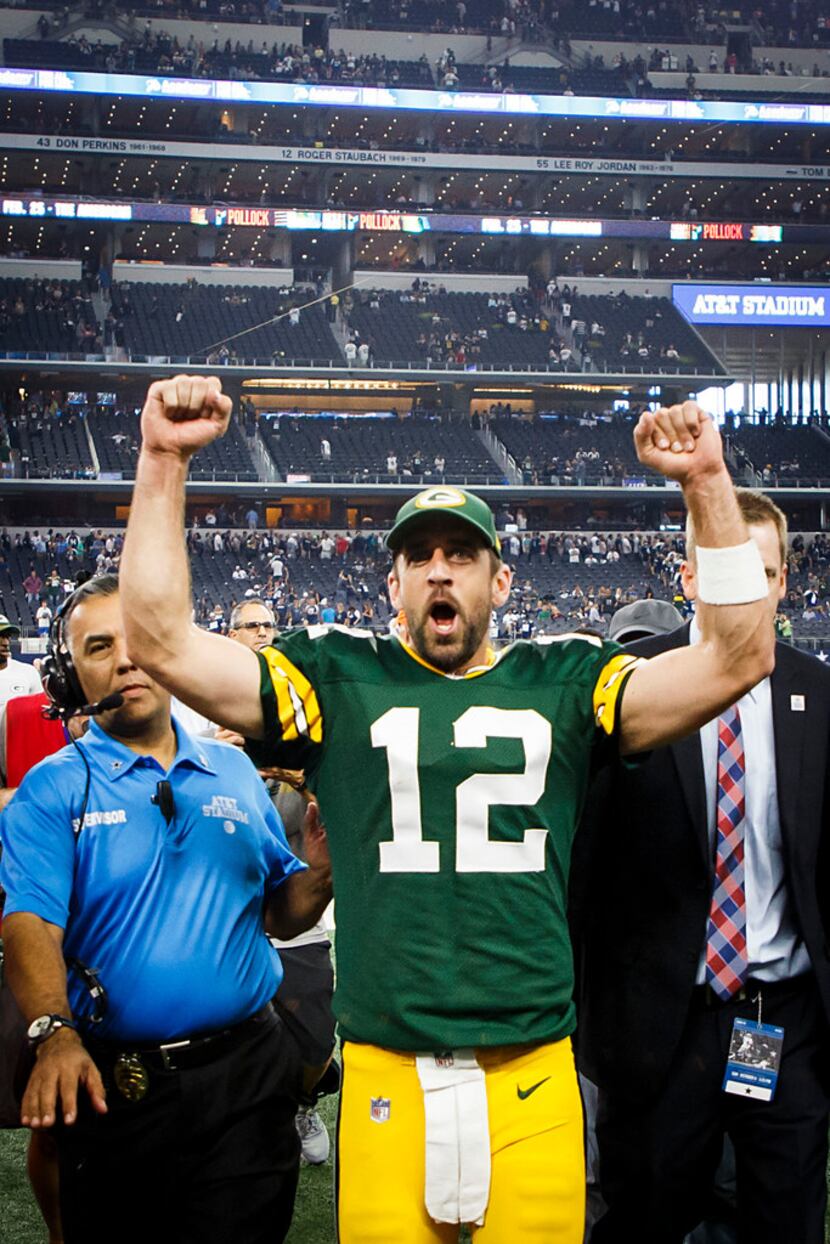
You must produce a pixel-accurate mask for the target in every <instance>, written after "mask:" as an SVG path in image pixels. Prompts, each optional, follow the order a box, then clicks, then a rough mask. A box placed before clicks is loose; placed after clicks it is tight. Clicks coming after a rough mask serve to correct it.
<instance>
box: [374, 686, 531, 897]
mask: <svg viewBox="0 0 830 1244" xmlns="http://www.w3.org/2000/svg"><path fill="white" fill-rule="evenodd" d="M420 715H421V710H420V709H419V708H390V709H389V711H388V712H386V713H384V714H383V716H382V717H379V718H378V720H377V721H376V722H374V723H373V725H372V730H371V737H372V747H382V748H384V749H385V751H386V762H387V765H388V767H389V798H390V803H391V807H392V838H391V841H389V842H382V843H381V844H380V871H381V872H382V873H437V872H438V871H439V869H440V867H441V862H440V855H439V852H440V844H439V843H437V842H428V841H425V839H424V836H423V831H422V827H421V786H420V780H419V776H418V731H419V724H420ZM453 738H454V741H455V745H456V747H486V746H487V742H488V739H491V738H502V739H520V740H521V742H522V744H523V746H524V752H525V767H524V769H523V770H522V772H521V773H474V774H472V775H471V776H470V777H468V778H466V779H465V780H464V781H463V782H460V783H459V785H458V786H457V787H456V790H455V826H456V837H455V868H456V871H457V872H460V873H534V872H542V871H543V870H544V867H545V839H546V838H547V832H548V831H547V830H546V829H526V830H525V832H524V838H523V839H522V841H521V842H494V841H493V839H492V838H491V837H490V834H489V815H490V807H491V806H492V805H495V804H501V805H504V804H522V805H524V806H525V807H532V806H533V805H534V804H536V803H538V802H539V800H540V799H541V798H542V795H543V793H544V789H545V776H546V774H547V769H548V761H549V760H550V752H551V728H550V722H549V721H547V720H546V719H545V718H544V717H543V716H542V715H541V713H537V712H536V710H535V709H532V708H524V709H505V708H488V707H486V706H476V707H473V708H468V709H467V711H466V712H465V713H462V715H461V716H460V717H459V718H458V720H457V721H455V722H453Z"/></svg>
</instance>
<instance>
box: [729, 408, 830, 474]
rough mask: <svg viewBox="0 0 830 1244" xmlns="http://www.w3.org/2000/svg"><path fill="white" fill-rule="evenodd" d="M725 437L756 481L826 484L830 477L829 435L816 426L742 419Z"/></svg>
mask: <svg viewBox="0 0 830 1244" xmlns="http://www.w3.org/2000/svg"><path fill="white" fill-rule="evenodd" d="M729 439H730V444H731V445H732V446H733V447H734V448H735V450H737V451H738V455H739V461H741V463H742V464H743V463H748V464H749V465H750V466H751V467H752V469H753V470H754V471H755V472H756V473H757V475H758V478H759V480H760V482H763V483H770V484H778V483H780V484H793V483H798V484H800V485H802V486H806V485H814V486H815V485H821V486H823V487H826V486H827V484H828V481H830V437H828V435H827V433H826V432H824V431H822V430H821V429H820V428H817V427H785V426H779V427H775V426H769V425H760V426H756V425H753V424H748V423H744V424H742V425H741V427H740V430H739V431H738V432H736V433H733V434H732V435H731V436H730V438H729Z"/></svg>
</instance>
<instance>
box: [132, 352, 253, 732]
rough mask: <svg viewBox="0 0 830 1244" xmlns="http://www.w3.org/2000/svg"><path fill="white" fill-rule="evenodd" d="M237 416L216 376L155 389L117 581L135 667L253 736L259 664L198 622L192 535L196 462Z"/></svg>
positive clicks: (144, 417)
mask: <svg viewBox="0 0 830 1244" xmlns="http://www.w3.org/2000/svg"><path fill="white" fill-rule="evenodd" d="M230 413H231V401H230V398H228V397H226V396H225V395H224V394H223V393H222V385H221V383H220V381H219V380H218V379H217V377H215V376H174V377H173V378H172V379H170V380H159V381H156V383H155V384H152V385H150V388H149V390H148V392H147V399H146V401H145V403H144V409H143V411H142V413H141V434H142V445H141V454H140V456H139V459H138V467H137V470H136V480H135V488H134V489H133V498H132V505H131V507H130V518H129V522H128V524H127V538H126V541H125V544H124V552H123V554H122V556H121V569H120V576H119V580H120V587H121V606H122V610H123V613H124V628H125V632H126V636H127V645H128V648H129V652H130V656H131V657H132V659H133V660H134V661H135V663H136V665H138V666H139V667H140V668H141V669H144V670H146V671H147V672H148V673H149V674H152V675H153V677H154V678H157V679H158V681H159V682H160V683H162V684H163V685H164V686H165V687H167V688H168V690H170V691H172V692H173V694H174V695H177V696H178V697H179V698H180V699H181V700H183V701H184V702H185V703H186V704H189V705H191V707H193V708H195V709H197V710H198V711H199V712H201V713H204V714H205V716H207V717H209V718H210V719H211V720H212V721H217V722H219V723H220V724H221V725H223V726H228V727H230V728H231V729H233V730H237V731H238V732H239V733H240V734H244V735H247V736H248V737H254V738H255V737H258V736H259V735H260V734H261V733H262V709H261V707H260V699H259V680H260V679H259V665H258V662H257V658H256V656H255V654H254V653H253V652H251V651H250V649H248V648H244V647H243V646H242V645H241V644H235V643H234V642H233V641H232V640H230V639H225V638H224V637H223V636H221V635H214V634H210V633H209V632H207V631H203V630H201V629H200V628H199V627H197V626H195V625H194V624H193V622H192V620H191V614H192V601H191V589H190V567H189V564H188V558H187V549H186V546H185V534H184V492H185V481H186V479H187V471H188V466H189V464H190V459H191V457H192V455H193V454H194V453H195V452H196V451H197V450H198V449H201V448H202V447H203V446H205V445H209V444H210V442H211V441H214V440H216V438H217V437H219V436H222V435H223V434H224V433H225V431H226V429H227V426H228V420H229V419H230Z"/></svg>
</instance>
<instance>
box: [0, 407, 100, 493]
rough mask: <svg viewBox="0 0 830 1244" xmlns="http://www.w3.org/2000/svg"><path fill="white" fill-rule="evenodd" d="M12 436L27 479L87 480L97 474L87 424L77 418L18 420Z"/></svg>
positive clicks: (11, 440) (15, 422)
mask: <svg viewBox="0 0 830 1244" xmlns="http://www.w3.org/2000/svg"><path fill="white" fill-rule="evenodd" d="M10 434H11V435H10V443H11V447H12V449H13V450H16V451H17V453H18V455H19V462H20V473H21V475H22V476H23V477H24V478H28V479H84V478H88V477H90V476H94V474H95V468H94V464H93V461H92V453H91V451H90V448H89V442H88V440H87V435H86V429H85V426H84V421H83V419H82V418H80V417H79V416H77V415H72V414H66V415H63V416H62V417H60V418H52V417H49V416H45V417H43V418H42V419H41V418H33V417H29V418H27V419H26V420H25V421H21V420H16V421H13V422H12V423H11V426H10Z"/></svg>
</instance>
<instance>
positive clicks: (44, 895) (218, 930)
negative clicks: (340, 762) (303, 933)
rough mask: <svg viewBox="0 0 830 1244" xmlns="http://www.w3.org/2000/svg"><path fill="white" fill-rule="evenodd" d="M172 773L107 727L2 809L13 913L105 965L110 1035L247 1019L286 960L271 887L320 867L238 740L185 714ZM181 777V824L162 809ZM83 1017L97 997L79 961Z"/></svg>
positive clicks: (76, 992)
mask: <svg viewBox="0 0 830 1244" xmlns="http://www.w3.org/2000/svg"><path fill="white" fill-rule="evenodd" d="M176 734H177V739H178V750H177V752H176V758H175V760H174V762H173V764H172V765H171V767H170V769H169V770H168V771H167V773H165V772H164V770H163V769H162V767H161V765H160V764H159V763H158V761H156V760H154V759H153V758H152V757H150V756H141V755H138V754H137V753H136V752H133V751H131V750H130V749H129V748H127V747H125V746H124V745H123V744H122V743H119V742H117V741H116V740H115V739H113V738H111V737H110V736H109V735H108V734H105V733H104V731H103V730H102V729H101V727H100V726H99V725H98V724H97V723H96V722H93V723H92V724H91V726H90V728H89V731H88V732H87V734H86V735H85V737H84V739H83V740H82V741H81V743H80V744H79V746H80V747H81V748H83V750H84V753H85V755H86V757H87V760H88V762H89V767H90V775H91V776H90V780H89V794H88V798H87V801H86V812H85V815H84V824H83V826H82V827H81V826H79V824H78V820H79V817H80V815H81V810H82V806H83V803H84V790H85V787H86V782H87V771H86V766H85V765H84V763H83V759H82V758H81V756H79V754H78V752H77V750H76V748H75V747H74V746H71V745H70V746H69V747H65V748H63V750H62V751H60V752H57V753H56V754H55V755H53V756H50V757H48V758H47V759H46V760H43V761H42V762H41V763H40V764H39V765H37V766H36V767H35V768H34V769H32V770H31V771H30V772H29V773H28V774H27V775H26V777H25V779H24V780H23V783H22V784H21V786H20V788H19V790H18V792H17V794H16V795H15V797H14V799H13V800H12V801H11V803H10V804H9V805H8V807H7V808H6V810H5V811H4V813H3V815H2V817H0V840H2V844H3V857H2V861H0V885H2V886H3V887H4V889H5V890H6V892H7V899H6V906H5V911H6V914H7V915H10V914H11V913H12V912H16V911H25V912H32V913H34V915H36V916H40V917H41V919H43V920H47V921H49V922H50V923H51V924H55V925H58V926H59V927H60V928H62V929H64V954H65V955H66V957H67V959H72V958H74V959H78V960H80V962H81V963H83V964H85V965H86V966H87V967H90V968H95V969H97V970H98V972H99V975H100V980H101V982H102V983H103V985H104V988H105V989H106V992H107V997H108V1005H107V1010H106V1015H105V1017H104V1019H103V1022H102V1023H100V1024H97V1025H96V1026H95V1032H96V1035H99V1036H101V1037H102V1038H104V1039H107V1040H131V1041H136V1042H139V1041H141V1042H145V1043H150V1042H155V1041H165V1040H174V1039H176V1038H177V1037H183V1036H187V1035H190V1034H192V1033H197V1032H207V1031H211V1030H213V1029H217V1028H224V1027H226V1026H228V1025H230V1024H235V1023H238V1022H240V1021H241V1020H243V1019H245V1018H247V1016H249V1015H251V1014H253V1013H254V1012H255V1011H257V1010H258V1009H259V1008H260V1007H262V1006H264V1005H265V1003H266V1002H267V1001H268V1000H269V998H271V997H273V995H274V993H275V992H276V989H277V987H278V985H279V983H280V980H281V979H282V966H281V964H280V959H279V955H278V954H277V952H276V951H275V950H274V949H273V947H272V946H271V945H270V944H269V942H268V939H267V938H266V937H265V935H264V932H263V921H262V914H263V903H264V900H265V897H266V895H268V894H270V893H271V892H272V891H274V890H275V889H276V888H277V886H279V885H280V883H281V882H282V881H283V880H284V879H285V878H286V877H287V876H290V874H291V873H293V872H296V871H298V870H300V869H303V868H304V867H305V865H304V864H302V863H301V862H300V861H299V860H298V859H296V857H295V856H294V855H292V853H291V851H290V850H289V848H288V843H287V842H286V840H285V834H284V831H283V826H282V822H281V820H280V818H279V816H278V814H277V812H276V811H275V809H274V807H273V805H272V803H271V800H270V799H269V798H268V794H267V791H266V789H265V785H264V783H263V782H262V780H261V778H260V777H259V774H258V773H257V771H256V769H255V768H254V766H253V764H252V763H251V761H250V760H249V759H248V757H247V756H245V754H244V753H243V752H242V751H241V750H240V749H238V748H236V747H231V746H229V745H228V744H225V743H218V742H216V741H215V740H212V739H204V738H193V737H191V736H190V735H188V734H187V733H186V731H185V730H184V729H183V728H182V727H181V726H180V725H179V724H178V723H176ZM164 778H166V779H167V780H168V781H169V782H170V785H171V788H172V792H173V799H174V804H175V811H174V814H173V817H172V819H171V821H170V824H169V825H168V824H167V822H166V820H165V817H164V815H163V813H162V811H161V809H160V808H159V806H158V805H157V804H154V803H153V802H152V797H153V796H154V795H155V794H156V787H157V783H158V782H159V781H160V780H161V779H164ZM68 977H69V1001H70V1005H71V1007H72V1013H73V1015H75V1016H76V1017H77V1018H79V1019H81V1020H83V1019H84V1018H86V1017H89V1016H90V1015H91V1014H92V1012H93V1005H92V1000H91V998H90V995H89V992H88V990H87V989H86V987H85V985H84V984H83V982H82V981H81V979H80V978H79V976H78V974H77V972H76V971H75V970H73V969H72V968H70V970H69V973H68Z"/></svg>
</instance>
